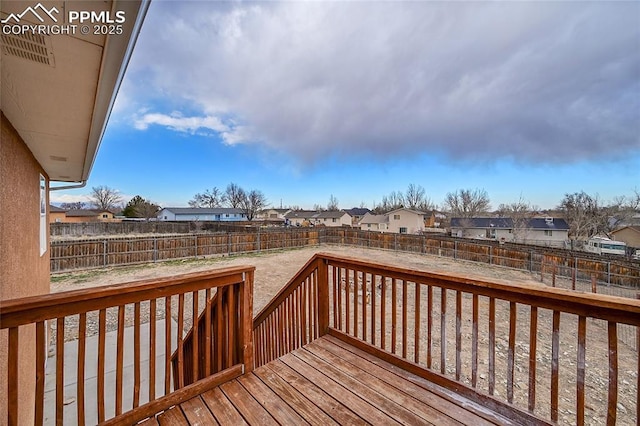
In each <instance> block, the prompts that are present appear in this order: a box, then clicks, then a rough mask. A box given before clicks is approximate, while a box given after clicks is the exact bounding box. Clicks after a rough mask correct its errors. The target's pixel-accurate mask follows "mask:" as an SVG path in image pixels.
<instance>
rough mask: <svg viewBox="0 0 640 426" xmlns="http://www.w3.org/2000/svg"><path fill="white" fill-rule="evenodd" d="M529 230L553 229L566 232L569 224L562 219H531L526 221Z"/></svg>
mask: <svg viewBox="0 0 640 426" xmlns="http://www.w3.org/2000/svg"><path fill="white" fill-rule="evenodd" d="M527 224H528V228H530V229H555V230H558V231H568V230H569V224H568V223H567V221H566V220H564V219H562V218H549V217H548V218H539V217H536V218H533V219H529V221H528V223H527Z"/></svg>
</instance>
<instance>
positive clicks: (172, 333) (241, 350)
mask: <svg viewBox="0 0 640 426" xmlns="http://www.w3.org/2000/svg"><path fill="white" fill-rule="evenodd" d="M253 273H254V268H253V267H232V268H226V269H221V270H216V271H213V272H198V273H192V274H185V275H179V276H173V277H169V278H161V279H152V280H145V281H139V282H134V283H129V284H121V285H113V286H107V287H102V288H90V289H83V290H76V291H69V292H63V293H56V294H48V295H43V296H35V297H28V298H23V299H14V300H9V301H3V304H2V308H1V309H0V328H2V329H8V336H9V337H8V347H7V348H3V349H2V350H6V351H7V352H8V383H7V384H6V386H7V395H8V401H7V405H6V406H7V408H8V418H7V419H6V420H7V424H9V425H16V424H18V412H19V411H20V410H21V408H22V409H24V407H20V406H19V405H21V404H27V407H29V408H30V407H31V406H32V403H31V402H30V401H29V402H26V401H25V402H23V401H19V400H18V390H19V388H20V386H24V385H25V384H24V383H25V381H24V380H19V378H18V374H17V371H18V363H19V358H20V357H21V356H22V355H23V354H22V353H20V347H21V345H20V342H21V339H22V337H21V334H22V333H24V332H25V330H26V327H32V326H33V324H35V332H36V333H35V335H36V339H35V340H36V341H35V346H31V347H32V348H33V350H35V357H36V365H35V372H34V377H35V395H36V397H35V424H39V425H40V424H43V422H44V420H45V403H44V400H45V396H44V395H45V354H46V353H47V348H48V346H49V340H51V341H52V342H55V343H54V346H55V354H56V359H55V408H54V409H53V411H54V413H55V423H56V424H71V423H76V424H79V425H83V424H85V423H88V424H95V423H97V422H100V423H102V422H105V420H107V422H106V424H134V423H137V422H138V421H139V420H142V419H145V418H147V417H149V416H153V415H155V414H156V413H159V412H161V411H163V410H165V409H167V408H169V407H170V406H172V405H175V404H176V403H177V402H181V401H182V400H184V399H187V398H189V397H191V396H195V395H197V394H199V393H201V392H203V391H205V390H207V389H210V388H212V387H214V386H216V385H218V384H220V383H222V382H225V381H227V380H230V379H232V378H234V377H237V376H239V375H241V374H243V372H247V371H251V370H252V369H253V347H252V342H251V337H252V335H251V330H252V328H251V325H252V323H251V319H252V309H253V306H252V301H253V295H252V294H253V291H252V290H253V288H252V286H253ZM219 292H220V294H222V293H224V294H233V295H235V296H236V299H235V300H236V301H237V303H235V302H234V303H228V301H225V303H218V302H216V304H215V305H213V299H212V296H215V295H216V294H218V293H219ZM225 299H226V298H225ZM216 300H217V301H220V302H222V298H217V299H216ZM199 316H205V317H210V316H213V317H214V319H215V317H216V316H219V317H222V316H224V317H225V318H227V319H228V318H233V321H234V322H235V323H236V324H238V325H239V326H238V327H237V330H239V331H238V332H236V333H233V334H231V335H226V336H225V338H220V337H219V336H220V334H217V333H216V330H212V329H211V328H210V327H205V328H203V329H202V333H203V336H202V339H199V338H196V339H194V341H195V342H199V341H202V342H204V344H205V345H209V347H214V348H216V351H215V352H213V353H212V352H211V351H198V348H192V350H191V351H189V352H188V354H185V351H184V339H185V331H186V330H188V329H189V328H191V325H192V324H193V318H198V317H199ZM162 320H163V321H162ZM47 322H50V323H53V324H55V328H54V333H53V335H52V336H51V337H49V333H48V331H49V330H48V327H47ZM65 323H66V324H70V323H71V324H77V330H78V334H77V336H76V335H75V333H69V334H72V335H69V334H68V333H67V332H66V331H65ZM143 323H144V324H143ZM129 325H131V326H132V327H133V333H129V330H130V329H129V328H128V326H129ZM125 327H126V330H125ZM70 329H72V330H75V329H76V327H70ZM125 331H126V332H125ZM198 332H199V331H198V330H197V328H196V329H195V330H192V331H191V333H196V337H198V335H197V333H198ZM142 334H148V337H146V338H145V339H142V337H141V335H142ZM25 335H27V334H25ZM68 338H69V339H70V340H74V339H77V346H76V347H74V348H73V349H74V350H73V351H70V352H75V348H77V355H76V356H75V357H71V358H75V359H70V355H73V354H71V353H69V354H65V341H66V340H67V339H68ZM196 344H197V343H196ZM230 346H231V347H233V348H234V349H233V351H235V352H233V353H234V356H233V357H232V358H231V359H230V360H232V361H233V362H226V363H224V364H223V363H222V362H221V361H222V358H223V357H220V356H218V355H219V352H222V351H226V352H229V349H228V348H229V347H230ZM193 349H195V350H193ZM174 351H175V352H174ZM172 352H174V353H175V354H176V357H177V359H178V361H177V363H178V367H182V368H176V369H175V372H174V374H172V366H171V360H170V357H171V353H172ZM90 354H95V356H90ZM125 355H127V356H128V357H132V358H133V363H132V365H130V366H129V367H127V366H125ZM185 356H188V357H190V359H189V360H185V359H184V358H185ZM143 358H144V359H143ZM191 358H193V359H191ZM185 365H188V366H189V369H190V370H192V371H191V372H190V375H189V377H190V378H189V379H188V383H191V384H188V383H185V373H184V371H185V368H184V366H185ZM107 368H113V371H111V372H110V373H108V372H106V369H107ZM128 369H130V370H131V371H129V370H128ZM94 371H95V373H94ZM93 374H95V394H93V395H91V392H90V389H91V388H93V387H94V385H93V384H89V382H90V380H89V381H87V380H88V379H89V377H88V376H90V375H91V376H92V375H93ZM69 376H75V377H76V384H75V389H70V387H69V386H70V385H69V383H68V382H69V380H67V381H65V377H69ZM131 376H133V378H132V379H131ZM192 377H198V378H201V379H200V380H198V381H195V382H193V381H192V380H191V378H192ZM128 381H132V382H133V383H132V384H131V383H128ZM192 382H193V383H192ZM187 384H188V385H187ZM131 385H132V386H131ZM3 386H4V384H3ZM129 388H131V393H130V394H129V393H128V392H126V390H127V389H129ZM108 389H113V394H111V393H110V392H109V391H108ZM71 396H73V397H74V398H75V406H76V410H74V411H75V412H71V413H70V412H69V410H68V409H66V408H65V405H66V402H67V401H66V398H70V397H71ZM90 404H91V405H92V407H89V405H90ZM89 412H93V413H97V415H96V416H95V418H94V417H93V416H90V415H89ZM108 419H110V420H108ZM53 420H54V419H52V418H50V419H48V421H47V423H49V422H52V421H53Z"/></svg>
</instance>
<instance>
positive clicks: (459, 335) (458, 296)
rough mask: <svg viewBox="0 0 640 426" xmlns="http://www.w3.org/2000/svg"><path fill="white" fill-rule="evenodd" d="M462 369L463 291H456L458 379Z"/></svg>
mask: <svg viewBox="0 0 640 426" xmlns="http://www.w3.org/2000/svg"><path fill="white" fill-rule="evenodd" d="M461 370H462V292H460V290H458V291H456V380H460V372H461Z"/></svg>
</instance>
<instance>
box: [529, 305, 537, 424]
mask: <svg viewBox="0 0 640 426" xmlns="http://www.w3.org/2000/svg"><path fill="white" fill-rule="evenodd" d="M537 346H538V308H537V307H536V306H532V307H531V321H530V325H529V406H528V408H529V411H530V412H531V413H533V412H534V410H535V408H536V355H537Z"/></svg>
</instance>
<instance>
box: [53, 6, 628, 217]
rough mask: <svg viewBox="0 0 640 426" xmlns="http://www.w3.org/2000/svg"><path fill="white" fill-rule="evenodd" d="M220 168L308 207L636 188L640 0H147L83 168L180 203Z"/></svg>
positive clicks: (72, 194) (218, 179) (536, 200)
mask: <svg viewBox="0 0 640 426" xmlns="http://www.w3.org/2000/svg"><path fill="white" fill-rule="evenodd" d="M229 182H236V183H238V184H240V185H241V186H243V187H245V188H247V189H252V188H255V189H260V190H262V191H263V192H264V193H265V195H266V196H267V198H268V199H269V201H270V202H271V203H272V204H273V205H280V202H282V203H283V204H285V205H290V204H295V205H300V206H302V207H311V206H312V205H313V204H315V203H319V204H326V203H327V201H328V199H329V197H330V195H331V194H333V195H335V196H336V197H337V198H338V200H339V202H340V207H343V208H349V207H353V206H357V205H359V204H360V203H362V202H364V203H365V204H367V205H368V206H369V207H372V204H373V202H374V201H379V200H380V199H381V197H382V196H383V195H385V194H387V193H389V192H390V191H393V190H402V189H404V188H406V186H407V185H408V184H410V183H415V184H419V185H422V186H423V187H424V188H425V189H426V190H427V193H428V195H429V196H430V198H431V199H432V200H433V201H434V202H436V203H441V202H442V200H443V198H444V196H445V194H446V193H447V192H452V191H455V190H456V189H459V188H484V189H486V190H487V192H488V193H489V196H490V197H491V200H492V204H493V206H494V207H497V205H498V204H500V203H503V202H509V201H516V200H517V199H518V198H520V197H522V198H524V199H526V200H528V201H530V202H532V203H533V204H536V205H538V206H540V207H542V208H551V207H554V206H555V205H557V204H558V202H559V201H560V199H561V198H562V196H563V194H565V193H571V192H577V191H581V190H584V191H587V192H589V193H592V194H595V193H597V194H599V195H600V197H601V198H603V199H605V200H607V199H611V198H613V197H614V196H616V195H624V194H630V193H631V192H632V191H633V189H634V188H640V3H639V2H492V3H488V2H421V1H411V2H404V1H386V2H364V1H357V2H346V1H344V2H343V1H331V2H322V1H316V2H237V1H234V2H204V1H193V2H188V1H180V2H178V1H161V0H155V1H153V2H152V4H151V6H150V9H149V12H148V15H147V18H146V21H145V24H144V27H143V29H142V32H141V34H140V37H139V40H138V44H137V46H136V49H135V51H134V54H133V58H132V61H131V63H130V66H129V69H128V72H127V75H126V77H125V81H124V83H123V85H122V87H121V90H120V93H119V96H118V101H117V103H116V106H115V109H114V111H113V114H112V117H111V121H110V124H109V127H108V130H107V133H106V135H105V138H104V140H103V143H102V146H101V149H100V152H99V154H98V158H97V161H96V164H95V167H94V171H93V174H92V177H91V180H90V181H89V184H88V186H89V187H91V186H97V185H108V186H111V187H114V188H116V189H118V190H119V191H121V193H122V194H123V195H125V196H132V195H136V194H140V195H142V196H143V197H145V198H150V199H152V200H153V201H156V202H158V203H160V204H162V205H164V206H168V205H173V206H179V205H186V203H187V202H188V200H189V199H190V198H191V197H192V196H193V194H195V193H196V192H203V191H204V190H205V189H207V188H211V187H213V186H218V187H222V188H223V187H225V186H226V185H227V183H229ZM87 192H88V191H87V190H77V191H67V192H64V193H55V192H54V193H53V194H52V199H53V200H54V201H56V200H58V201H62V200H63V199H68V200H70V199H73V198H78V197H82V196H83V194H86V193H87Z"/></svg>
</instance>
